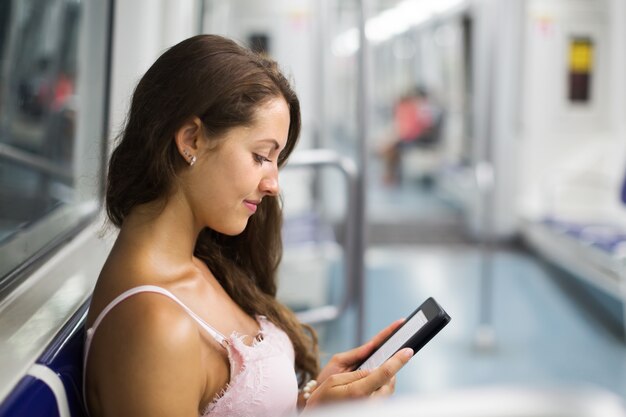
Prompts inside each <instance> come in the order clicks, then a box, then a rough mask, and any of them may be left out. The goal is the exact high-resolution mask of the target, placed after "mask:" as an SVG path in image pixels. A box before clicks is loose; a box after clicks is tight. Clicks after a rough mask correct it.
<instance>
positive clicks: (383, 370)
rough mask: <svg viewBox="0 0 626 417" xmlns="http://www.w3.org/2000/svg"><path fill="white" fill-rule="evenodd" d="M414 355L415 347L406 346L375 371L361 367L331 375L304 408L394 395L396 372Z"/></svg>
mask: <svg viewBox="0 0 626 417" xmlns="http://www.w3.org/2000/svg"><path fill="white" fill-rule="evenodd" d="M411 356H413V350H412V349H411V348H405V349H402V350H400V351H399V352H396V353H395V354H394V355H393V356H392V357H391V358H389V359H388V360H387V361H385V363H383V364H382V365H381V366H379V367H378V368H376V369H374V370H373V371H366V370H363V369H360V370H358V371H352V372H345V373H338V374H334V375H331V376H329V377H328V378H326V380H324V382H323V383H321V385H320V386H319V387H318V388H317V389H316V390H315V391H313V393H312V394H311V397H310V398H309V400H308V401H307V403H306V407H305V411H306V410H309V409H311V408H313V407H316V406H318V405H320V404H324V403H330V402H337V401H342V400H354V399H357V398H365V397H370V396H372V397H374V396H387V395H391V393H393V390H394V388H395V375H396V373H397V372H398V371H399V370H400V369H401V368H402V367H403V366H404V365H405V364H406V363H407V362H408V361H409V359H411Z"/></svg>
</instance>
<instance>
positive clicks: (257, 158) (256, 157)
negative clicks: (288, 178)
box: [252, 153, 272, 164]
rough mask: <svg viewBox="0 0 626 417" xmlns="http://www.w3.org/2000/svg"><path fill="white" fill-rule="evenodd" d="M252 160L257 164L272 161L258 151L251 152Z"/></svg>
mask: <svg viewBox="0 0 626 417" xmlns="http://www.w3.org/2000/svg"><path fill="white" fill-rule="evenodd" d="M252 156H253V157H254V161H255V162H257V163H258V164H262V163H263V162H272V161H271V160H270V159H268V158H266V157H264V156H263V155H259V154H258V153H253V154H252Z"/></svg>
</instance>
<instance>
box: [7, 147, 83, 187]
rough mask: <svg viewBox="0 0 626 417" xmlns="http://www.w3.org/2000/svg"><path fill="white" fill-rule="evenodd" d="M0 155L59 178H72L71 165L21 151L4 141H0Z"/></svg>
mask: <svg viewBox="0 0 626 417" xmlns="http://www.w3.org/2000/svg"><path fill="white" fill-rule="evenodd" d="M0 157H2V158H6V159H9V160H11V161H13V162H16V163H19V164H21V165H25V166H27V167H29V168H34V169H35V170H37V171H40V172H43V173H44V174H49V175H51V176H54V177H58V178H60V179H64V180H71V179H72V178H73V176H72V169H71V167H67V166H64V165H61V164H58V163H55V162H51V161H50V160H49V159H47V158H43V157H41V156H37V155H34V154H32V153H30V152H26V151H23V150H21V149H19V148H16V147H15V146H11V145H7V144H6V143H0Z"/></svg>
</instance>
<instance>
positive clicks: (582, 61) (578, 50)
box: [569, 39, 593, 73]
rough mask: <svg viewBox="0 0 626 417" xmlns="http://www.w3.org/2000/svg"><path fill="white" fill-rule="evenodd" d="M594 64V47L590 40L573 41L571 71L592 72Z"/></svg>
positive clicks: (571, 45) (570, 59)
mask: <svg viewBox="0 0 626 417" xmlns="http://www.w3.org/2000/svg"><path fill="white" fill-rule="evenodd" d="M592 64H593V45H592V44H591V41H590V40H588V39H573V40H572V41H571V43H570V48H569V66H570V71H572V72H578V73H581V72H583V73H589V72H591V66H592Z"/></svg>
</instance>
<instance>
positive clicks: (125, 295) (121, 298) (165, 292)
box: [87, 285, 226, 344]
mask: <svg viewBox="0 0 626 417" xmlns="http://www.w3.org/2000/svg"><path fill="white" fill-rule="evenodd" d="M142 292H155V293H159V294H162V295H164V296H166V297H168V298H170V299H172V300H173V301H175V302H176V303H177V304H178V305H180V306H181V307H182V308H183V309H184V310H185V311H186V312H187V313H188V314H189V315H190V316H191V318H193V319H194V320H195V321H196V322H197V323H198V324H199V325H200V326H201V327H202V328H203V329H204V330H206V331H207V333H209V334H210V335H211V337H213V338H214V339H215V340H216V341H217V342H218V343H219V344H223V343H224V341H226V337H224V335H223V334H222V333H220V332H219V331H217V330H216V329H215V328H214V327H213V326H211V325H210V324H209V323H207V322H206V321H204V320H202V318H200V316H198V315H197V314H196V313H194V312H193V311H192V310H191V309H190V308H189V307H187V306H186V305H185V304H183V302H182V301H180V300H179V299H178V298H177V297H176V296H175V295H174V294H172V293H171V292H169V291H168V290H166V289H165V288H161V287H157V286H156V285H140V286H139V287H134V288H131V289H129V290H127V291H124V292H123V293H121V294H120V295H118V296H117V297H115V299H114V300H113V301H111V302H110V303H109V304H108V305H107V306H106V307H105V308H104V309H103V310H102V311H101V312H100V314H99V315H98V317H97V318H96V321H94V323H93V326H91V328H90V329H88V330H87V338H88V339H90V336H93V334H94V333H95V332H96V329H97V328H98V326H99V325H100V323H101V322H102V320H104V317H106V315H107V314H108V313H109V312H110V311H111V310H113V308H115V306H117V305H118V304H119V303H121V302H122V301H124V300H125V299H127V298H129V297H132V296H133V295H135V294H139V293H142Z"/></svg>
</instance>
